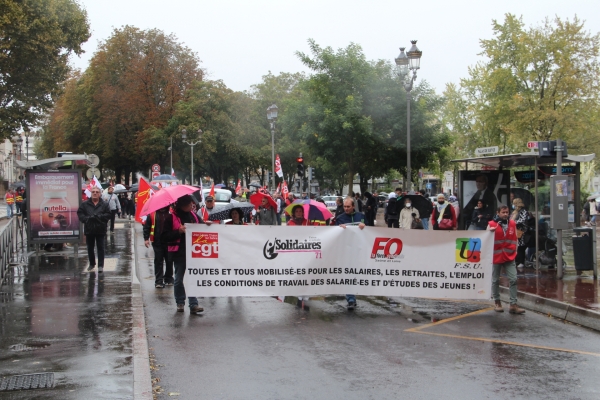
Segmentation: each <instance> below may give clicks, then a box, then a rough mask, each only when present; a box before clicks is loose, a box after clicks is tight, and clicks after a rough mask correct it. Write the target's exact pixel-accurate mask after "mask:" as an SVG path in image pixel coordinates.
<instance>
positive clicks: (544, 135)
mask: <svg viewBox="0 0 600 400" xmlns="http://www.w3.org/2000/svg"><path fill="white" fill-rule="evenodd" d="M492 29H493V33H494V37H493V38H492V39H489V40H481V47H482V55H483V56H485V57H486V58H487V61H486V62H480V63H478V64H477V65H476V66H474V67H472V68H470V69H469V78H467V79H463V80H462V81H461V84H460V88H456V87H454V86H449V87H448V88H447V91H446V96H447V97H448V99H449V100H450V103H449V105H448V106H447V111H448V112H449V115H447V121H450V124H451V125H450V126H451V128H452V130H453V132H454V133H455V134H456V135H458V136H461V137H462V139H461V140H462V142H463V143H462V146H464V150H465V152H467V153H468V152H469V151H472V150H473V149H474V148H475V147H480V146H482V145H483V146H492V145H499V146H500V147H501V148H502V151H503V152H505V153H506V152H511V151H515V150H516V151H520V150H521V149H524V145H525V143H526V142H527V141H529V140H532V141H544V140H549V139H551V138H559V137H560V138H561V139H563V140H565V141H567V142H568V143H569V148H570V149H573V148H581V149H583V148H584V147H585V146H586V145H589V144H595V143H596V142H597V138H596V132H597V128H598V121H599V119H598V117H599V113H598V93H599V92H598V89H599V86H598V84H599V81H598V78H599V72H600V69H599V65H598V55H599V45H600V35H599V34H595V35H591V34H590V33H588V32H586V31H585V30H584V24H583V22H582V21H580V20H579V19H578V18H577V17H575V18H574V19H573V20H572V21H569V20H568V19H567V20H562V19H560V18H558V17H556V18H554V19H553V20H552V21H551V20H549V19H546V20H545V21H544V22H543V24H542V25H541V26H538V27H533V28H526V27H525V26H524V24H523V21H522V19H521V18H517V17H515V16H514V15H511V14H506V16H505V19H504V22H503V23H499V22H497V21H495V20H494V21H493V24H492ZM599 147H600V146H599ZM597 148H598V147H597ZM588 151H589V150H588Z"/></svg>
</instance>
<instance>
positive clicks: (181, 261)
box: [173, 253, 198, 307]
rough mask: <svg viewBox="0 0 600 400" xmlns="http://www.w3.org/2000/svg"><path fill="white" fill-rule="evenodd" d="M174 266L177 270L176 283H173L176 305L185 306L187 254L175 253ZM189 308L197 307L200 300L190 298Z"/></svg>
mask: <svg viewBox="0 0 600 400" xmlns="http://www.w3.org/2000/svg"><path fill="white" fill-rule="evenodd" d="M173 255H174V257H173V266H174V268H175V282H174V283H173V294H174V295H175V303H177V304H185V287H184V286H183V276H184V275H185V254H182V255H179V254H177V253H173ZM188 303H189V306H190V307H192V306H197V305H198V299H197V298H195V297H188Z"/></svg>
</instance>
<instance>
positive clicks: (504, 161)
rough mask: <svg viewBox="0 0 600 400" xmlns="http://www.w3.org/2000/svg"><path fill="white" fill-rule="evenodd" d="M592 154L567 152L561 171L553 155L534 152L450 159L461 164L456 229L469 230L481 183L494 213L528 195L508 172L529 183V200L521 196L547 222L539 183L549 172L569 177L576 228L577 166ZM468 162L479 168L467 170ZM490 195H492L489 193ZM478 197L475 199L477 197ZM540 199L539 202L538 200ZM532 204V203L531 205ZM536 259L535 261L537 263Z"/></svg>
mask: <svg viewBox="0 0 600 400" xmlns="http://www.w3.org/2000/svg"><path fill="white" fill-rule="evenodd" d="M595 156H596V155H595V154H586V155H568V156H564V157H563V158H562V171H558V172H557V171H556V157H541V156H540V155H539V154H538V153H537V152H527V153H519V154H506V155H497V156H484V157H474V158H463V159H456V160H452V162H454V163H458V164H459V169H460V166H461V165H464V170H460V171H459V177H458V189H459V199H460V215H459V229H468V228H469V227H468V226H466V225H465V224H466V221H467V219H470V214H469V212H472V209H473V205H474V204H476V203H477V199H482V198H483V196H482V195H481V193H482V191H481V190H478V189H481V188H482V185H486V190H485V192H486V195H485V196H486V197H485V199H486V204H488V207H489V212H490V213H491V214H492V215H494V214H495V212H496V210H495V208H496V206H497V205H499V204H506V205H508V206H510V203H511V200H512V197H511V195H513V196H514V197H519V198H521V197H525V196H526V195H530V192H529V191H528V190H526V189H518V188H512V187H511V183H510V182H511V175H513V176H514V178H515V180H516V181H518V182H521V183H523V184H532V185H533V187H534V192H533V197H532V198H531V199H529V200H527V199H523V200H524V202H525V205H526V206H528V210H529V211H530V212H532V213H533V215H534V217H535V219H536V221H539V220H540V218H544V219H545V220H546V221H548V222H549V221H550V215H549V214H550V212H549V211H548V210H549V208H546V207H548V206H549V204H547V203H548V202H549V199H547V198H544V199H540V191H539V189H540V182H543V181H544V180H545V179H547V178H549V177H550V176H551V175H567V176H569V205H568V207H569V209H568V212H569V225H570V226H572V227H579V226H580V225H581V222H580V218H579V216H580V215H581V185H580V165H581V163H582V162H589V161H592V160H593V159H594V158H595ZM469 164H476V165H478V166H480V168H478V169H469ZM492 194H493V195H492ZM476 197H477V198H476ZM540 200H542V201H540ZM531 203H533V204H531ZM535 231H536V240H535V242H536V254H537V253H538V251H539V249H540V244H539V232H538V231H539V230H538V229H536V230H535ZM537 263H538V260H536V264H537Z"/></svg>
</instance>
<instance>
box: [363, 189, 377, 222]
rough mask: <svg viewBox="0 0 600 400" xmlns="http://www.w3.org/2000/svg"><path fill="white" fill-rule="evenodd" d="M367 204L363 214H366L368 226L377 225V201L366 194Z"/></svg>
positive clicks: (364, 206)
mask: <svg viewBox="0 0 600 400" xmlns="http://www.w3.org/2000/svg"><path fill="white" fill-rule="evenodd" d="M365 198H366V199H367V202H366V203H365V204H364V205H363V214H365V223H366V225H367V226H374V225H375V215H376V212H377V200H376V199H375V197H374V196H373V195H372V194H371V193H369V192H365Z"/></svg>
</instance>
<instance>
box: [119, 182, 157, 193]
mask: <svg viewBox="0 0 600 400" xmlns="http://www.w3.org/2000/svg"><path fill="white" fill-rule="evenodd" d="M139 187H140V184H139V183H134V184H133V185H131V187H130V188H129V189H127V192H137V191H138V190H139ZM150 187H151V188H152V190H155V191H156V190H160V188H159V187H158V186H155V185H150ZM115 193H117V192H116V191H115Z"/></svg>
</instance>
